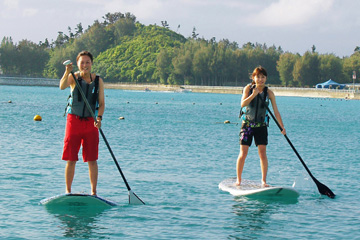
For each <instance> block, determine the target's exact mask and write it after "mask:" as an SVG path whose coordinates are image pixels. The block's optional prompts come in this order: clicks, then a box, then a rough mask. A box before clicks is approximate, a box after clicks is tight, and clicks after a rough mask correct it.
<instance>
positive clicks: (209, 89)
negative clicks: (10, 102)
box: [105, 83, 360, 99]
mask: <svg viewBox="0 0 360 240" xmlns="http://www.w3.org/2000/svg"><path fill="white" fill-rule="evenodd" d="M105 88H110V89H122V90H136V91H173V92H197V93H223V94H241V93H242V90H243V87H226V86H223V87H222V86H191V85H181V86H177V85H162V84H122V83H105ZM270 88H271V90H273V91H274V93H275V95H276V96H289V97H308V98H341V99H360V91H353V90H337V89H317V88H289V87H271V86H270Z"/></svg>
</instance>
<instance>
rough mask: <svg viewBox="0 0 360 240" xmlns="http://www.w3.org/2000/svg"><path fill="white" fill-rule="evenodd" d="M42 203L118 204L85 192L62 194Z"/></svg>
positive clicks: (72, 204) (75, 204)
mask: <svg viewBox="0 0 360 240" xmlns="http://www.w3.org/2000/svg"><path fill="white" fill-rule="evenodd" d="M40 204H42V205H46V206H98V207H101V206H108V207H109V206H116V205H117V204H116V203H115V202H112V201H110V200H107V199H105V198H102V197H99V196H94V195H89V194H84V193H69V194H60V195H56V196H53V197H50V198H46V199H43V200H41V201H40Z"/></svg>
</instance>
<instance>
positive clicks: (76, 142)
mask: <svg viewBox="0 0 360 240" xmlns="http://www.w3.org/2000/svg"><path fill="white" fill-rule="evenodd" d="M76 63H77V66H78V68H79V71H78V72H76V73H75V74H73V73H72V68H73V67H72V63H70V64H67V65H66V69H65V73H64V75H63V77H62V78H61V80H60V84H59V87H60V89H61V90H64V89H66V88H67V87H70V90H71V95H70V96H69V101H68V106H67V108H66V113H67V120H66V129H65V138H64V149H63V155H62V159H63V160H65V161H67V163H66V167H65V182H66V193H71V185H72V182H73V179H74V175H75V165H76V162H77V161H78V153H79V150H80V146H82V156H83V161H84V162H87V163H88V165H89V177H90V184H91V194H92V195H96V186H97V179H98V165H97V159H98V150H99V128H100V127H101V121H102V116H103V114H104V110H105V98H104V82H103V80H102V79H101V78H100V77H99V76H97V75H96V74H95V73H91V67H92V64H93V56H92V55H91V53H90V52H87V51H82V52H80V53H79V54H78V56H77V58H76ZM73 76H75V77H76V78H77V80H78V82H79V85H80V86H81V89H82V91H83V92H84V93H85V96H86V99H87V100H88V102H89V104H90V106H91V108H92V110H93V112H96V111H97V117H96V121H94V118H92V116H91V113H90V112H89V110H88V109H87V107H86V105H85V102H84V99H83V98H82V96H81V94H80V91H79V89H78V88H77V86H76V82H75V79H74V77H73Z"/></svg>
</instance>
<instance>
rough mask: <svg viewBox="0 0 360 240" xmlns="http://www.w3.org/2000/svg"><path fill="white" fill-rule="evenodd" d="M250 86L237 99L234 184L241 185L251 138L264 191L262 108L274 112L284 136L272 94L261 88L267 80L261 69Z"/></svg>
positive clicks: (264, 119)
mask: <svg viewBox="0 0 360 240" xmlns="http://www.w3.org/2000/svg"><path fill="white" fill-rule="evenodd" d="M251 78H252V83H251V84H249V85H247V86H246V87H245V88H244V91H243V95H242V98H241V112H240V118H241V119H242V125H241V131H240V153H239V156H238V159H237V163H236V172H237V181H236V185H240V184H241V175H242V172H243V168H244V164H245V159H246V156H247V154H248V151H249V147H250V146H251V143H252V140H253V138H254V140H255V145H256V146H257V148H258V153H259V157H260V166H261V173H262V179H261V183H262V186H263V187H268V186H269V185H268V184H267V183H266V175H267V170H268V159H267V156H266V146H267V144H268V131H267V127H268V121H269V120H268V116H267V109H266V106H265V104H267V105H268V104H269V100H270V101H271V105H272V107H273V110H274V114H275V116H276V119H277V120H278V122H279V123H280V125H281V127H282V129H283V130H282V132H281V133H282V134H284V135H285V134H286V131H285V128H284V124H283V122H282V120H281V116H280V113H279V110H278V108H277V105H276V101H275V95H274V93H273V91H271V90H270V89H268V87H267V86H265V83H266V80H267V72H266V70H265V69H264V68H263V67H261V66H260V67H257V68H255V69H254V71H253V73H252V76H251Z"/></svg>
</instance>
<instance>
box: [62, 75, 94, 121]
mask: <svg viewBox="0 0 360 240" xmlns="http://www.w3.org/2000/svg"><path fill="white" fill-rule="evenodd" d="M90 77H91V75H90ZM78 82H79V85H80V86H81V89H82V90H83V92H84V94H85V96H86V99H87V100H88V102H89V104H90V107H91V110H92V111H93V113H94V114H95V115H96V111H97V110H98V105H99V103H98V96H99V76H97V75H96V77H95V80H94V81H92V82H91V83H89V84H88V83H87V82H86V81H84V80H83V79H82V78H81V77H80V76H79V78H78ZM65 113H71V114H74V115H76V116H79V117H82V118H84V117H91V113H90V112H89V110H88V109H87V107H86V104H85V102H84V101H83V99H82V96H81V94H80V91H79V89H78V87H77V86H76V87H75V88H74V89H73V90H72V91H71V94H70V95H69V98H68V104H67V106H66V109H65Z"/></svg>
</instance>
